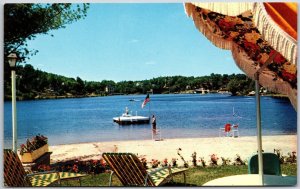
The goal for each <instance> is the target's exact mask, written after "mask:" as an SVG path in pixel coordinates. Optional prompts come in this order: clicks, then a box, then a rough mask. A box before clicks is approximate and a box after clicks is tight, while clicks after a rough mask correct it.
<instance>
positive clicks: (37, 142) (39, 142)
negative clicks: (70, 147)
mask: <svg viewBox="0 0 300 189" xmlns="http://www.w3.org/2000/svg"><path fill="white" fill-rule="evenodd" d="M48 151H49V146H48V138H47V137H45V136H43V135H36V136H35V137H33V138H32V139H31V140H29V139H27V141H26V144H22V145H21V150H20V155H21V161H22V162H23V163H32V162H34V161H35V160H36V159H38V158H39V157H41V156H42V155H44V154H45V153H46V152H48Z"/></svg>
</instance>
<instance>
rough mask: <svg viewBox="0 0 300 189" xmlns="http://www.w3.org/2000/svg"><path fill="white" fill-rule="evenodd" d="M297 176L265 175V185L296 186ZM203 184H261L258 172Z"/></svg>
mask: <svg viewBox="0 0 300 189" xmlns="http://www.w3.org/2000/svg"><path fill="white" fill-rule="evenodd" d="M296 184H297V177H296V176H277V175H264V186H295V185H296ZM203 186H261V183H260V178H259V175H258V174H244V175H233V176H228V177H222V178H218V179H215V180H211V181H209V182H207V183H205V184H204V185H203Z"/></svg>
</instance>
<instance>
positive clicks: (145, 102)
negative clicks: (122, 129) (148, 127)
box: [142, 94, 150, 108]
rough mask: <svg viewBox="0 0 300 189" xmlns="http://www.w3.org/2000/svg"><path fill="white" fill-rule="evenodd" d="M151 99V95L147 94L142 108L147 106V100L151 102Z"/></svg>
mask: <svg viewBox="0 0 300 189" xmlns="http://www.w3.org/2000/svg"><path fill="white" fill-rule="evenodd" d="M149 101H150V97H149V94H147V96H146V98H145V100H144V102H143V104H142V108H144V107H145V106H146V104H147V102H149Z"/></svg>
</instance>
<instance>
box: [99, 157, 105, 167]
mask: <svg viewBox="0 0 300 189" xmlns="http://www.w3.org/2000/svg"><path fill="white" fill-rule="evenodd" d="M100 165H102V166H103V167H105V166H106V162H105V161H104V159H100Z"/></svg>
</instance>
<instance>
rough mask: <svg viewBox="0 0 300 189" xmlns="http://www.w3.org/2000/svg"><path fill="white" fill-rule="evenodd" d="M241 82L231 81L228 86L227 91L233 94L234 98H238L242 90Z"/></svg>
mask: <svg viewBox="0 0 300 189" xmlns="http://www.w3.org/2000/svg"><path fill="white" fill-rule="evenodd" d="M240 82H241V81H239V80H237V79H231V80H230V81H229V83H228V84H227V89H228V90H229V91H230V92H231V94H232V96H236V95H237V92H238V91H239V89H240Z"/></svg>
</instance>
